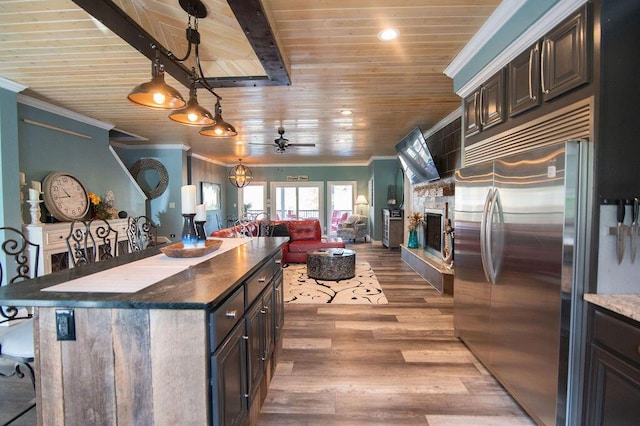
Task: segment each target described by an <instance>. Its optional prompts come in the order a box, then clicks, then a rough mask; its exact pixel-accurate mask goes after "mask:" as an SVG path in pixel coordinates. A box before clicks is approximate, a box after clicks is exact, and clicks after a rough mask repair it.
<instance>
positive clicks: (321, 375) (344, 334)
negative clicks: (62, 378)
mask: <svg viewBox="0 0 640 426" xmlns="http://www.w3.org/2000/svg"><path fill="white" fill-rule="evenodd" d="M348 246H349V248H353V249H355V250H356V252H357V259H358V260H359V261H366V262H369V263H370V264H371V266H372V267H373V270H374V272H375V274H376V276H377V277H378V280H379V281H380V285H381V286H382V289H383V291H384V293H385V294H386V296H387V298H388V299H389V304H388V305H293V304H292V305H287V306H286V308H285V312H286V320H285V327H284V335H283V340H282V346H283V347H282V349H281V352H280V355H279V358H278V365H277V369H276V374H275V376H274V378H273V381H272V382H271V386H270V388H269V392H268V395H267V398H266V400H265V403H264V406H263V408H262V412H261V415H260V420H259V425H260V426H270V425H273V426H276V425H277V426H287V425H296V426H301V425H323V426H331V425H348V426H359V425H367V426H375V425H385V426H395V425H402V426H408V425H430V426H461V425H465V426H475V425H477V426H485V425H492V426H493V425H497V426H500V425H505V426H506V425H508V426H519V425H532V424H533V423H532V421H531V420H530V419H529V417H528V416H527V415H526V414H525V413H524V412H523V411H522V410H521V409H520V407H519V406H518V405H517V404H516V403H515V402H514V401H513V400H512V399H511V397H509V395H508V394H507V393H506V391H505V390H504V389H503V388H502V387H501V386H500V385H499V384H498V383H497V382H496V381H495V380H494V379H493V378H492V377H491V375H489V373H488V372H487V371H486V370H485V369H484V368H483V367H482V365H481V364H480V363H479V362H478V361H477V360H476V359H475V357H474V356H473V355H472V354H471V353H470V352H469V351H468V350H467V349H466V347H465V346H464V345H463V344H462V343H461V342H460V341H459V340H458V339H457V338H456V337H455V336H454V335H453V299H452V298H451V297H450V296H442V295H440V294H438V293H437V292H436V291H435V290H434V289H433V288H432V287H430V286H429V285H428V284H427V283H426V282H425V281H424V280H423V279H422V278H421V277H420V276H419V275H418V274H416V273H415V272H414V271H413V270H412V269H411V268H409V267H408V266H407V265H406V264H404V263H403V262H402V261H401V260H400V252H399V251H398V250H388V249H385V248H383V247H381V246H372V245H370V244H366V243H361V244H350V245H348ZM16 385H17V387H16ZM32 398H33V388H31V385H30V383H29V381H28V380H17V379H15V378H11V379H6V380H1V379H0V424H3V423H4V421H6V419H7V418H9V413H10V412H11V411H15V410H16V409H17V407H20V406H25V405H27V404H28V402H29V401H30V400H31V399H32ZM35 424H36V416H35V409H34V410H31V411H30V412H29V413H28V414H27V415H26V416H23V417H22V418H21V419H20V420H18V421H17V422H15V423H13V424H12V426H33V425H35Z"/></svg>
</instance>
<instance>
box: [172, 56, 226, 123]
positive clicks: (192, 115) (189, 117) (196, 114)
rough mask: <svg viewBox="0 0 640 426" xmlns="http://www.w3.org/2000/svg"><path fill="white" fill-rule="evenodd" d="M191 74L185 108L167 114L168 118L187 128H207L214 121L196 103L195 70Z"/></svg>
mask: <svg viewBox="0 0 640 426" xmlns="http://www.w3.org/2000/svg"><path fill="white" fill-rule="evenodd" d="M191 73H192V76H193V77H192V79H191V89H189V102H187V106H186V107H184V108H182V109H179V110H176V111H173V112H172V113H171V114H169V118H170V119H172V120H173V121H176V122H178V123H180V124H186V125H187V126H209V125H211V124H213V123H215V121H214V119H213V116H212V115H211V113H210V112H209V110H207V109H206V108H204V107H202V106H200V104H199V103H198V94H197V90H196V80H197V78H196V73H195V69H193V70H192V71H191Z"/></svg>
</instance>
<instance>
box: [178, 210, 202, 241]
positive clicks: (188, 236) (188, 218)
mask: <svg viewBox="0 0 640 426" xmlns="http://www.w3.org/2000/svg"><path fill="white" fill-rule="evenodd" d="M195 216H196V214H195V213H183V214H182V217H184V225H183V226H182V244H183V245H184V248H195V247H196V243H197V241H198V237H197V236H196V228H195V226H194V225H193V218H194V217H195Z"/></svg>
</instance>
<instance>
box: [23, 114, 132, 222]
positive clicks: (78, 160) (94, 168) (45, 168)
mask: <svg viewBox="0 0 640 426" xmlns="http://www.w3.org/2000/svg"><path fill="white" fill-rule="evenodd" d="M25 119H27V120H31V121H35V122H38V123H43V124H45V125H49V126H54V127H58V128H61V129H65V130H68V131H71V132H77V133H80V134H83V135H87V136H90V137H91V139H86V138H83V137H80V136H76V135H73V134H69V133H63V132H61V131H57V130H54V129H50V128H45V127H41V126H37V125H34V124H29V123H27V122H24V120H25ZM18 138H19V141H20V148H19V151H20V152H19V167H20V170H21V171H22V172H24V173H25V174H26V180H27V183H29V182H30V181H40V182H42V180H43V179H44V178H45V176H46V175H47V174H48V173H50V172H54V171H64V172H69V173H71V174H72V175H74V176H75V177H77V178H78V179H79V180H80V181H81V182H82V183H83V185H84V186H85V188H86V189H87V191H89V192H93V193H95V194H97V195H98V196H102V195H104V193H105V192H106V191H107V190H111V191H113V193H114V195H115V206H116V208H117V209H118V210H124V211H126V212H127V213H128V214H129V215H138V214H143V213H144V197H143V196H142V195H141V194H140V193H139V192H138V191H137V190H136V187H135V184H134V183H133V182H132V181H131V180H130V179H129V176H128V172H127V171H125V170H123V169H122V167H121V166H120V164H119V163H118V161H117V160H116V158H115V157H114V155H113V154H112V153H111V151H110V149H109V132H108V131H107V130H105V129H102V128H98V127H95V126H92V125H89V124H86V123H82V122H79V121H76V120H72V119H69V118H66V117H62V116H60V115H57V114H53V113H50V112H48V111H43V110H40V109H38V108H34V107H32V106H29V105H24V104H20V103H19V104H18ZM25 210H26V209H25ZM25 213H26V212H25ZM25 217H27V216H26V215H25Z"/></svg>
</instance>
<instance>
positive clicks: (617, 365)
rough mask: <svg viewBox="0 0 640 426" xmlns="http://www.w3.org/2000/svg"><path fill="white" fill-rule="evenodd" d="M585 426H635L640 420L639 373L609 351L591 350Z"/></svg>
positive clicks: (596, 348)
mask: <svg viewBox="0 0 640 426" xmlns="http://www.w3.org/2000/svg"><path fill="white" fill-rule="evenodd" d="M590 381H591V382H590V386H589V395H588V399H587V404H586V407H587V410H588V417H587V424H588V425H612V426H613V425H615V426H625V425H629V426H632V425H637V424H638V419H640V370H639V369H637V368H635V367H633V366H632V365H630V364H628V363H626V362H624V361H623V360H621V359H620V358H618V357H616V356H614V355H613V354H611V353H609V352H608V351H604V350H602V349H600V348H598V347H597V346H592V351H591V368H590Z"/></svg>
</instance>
